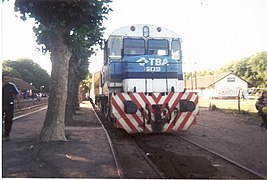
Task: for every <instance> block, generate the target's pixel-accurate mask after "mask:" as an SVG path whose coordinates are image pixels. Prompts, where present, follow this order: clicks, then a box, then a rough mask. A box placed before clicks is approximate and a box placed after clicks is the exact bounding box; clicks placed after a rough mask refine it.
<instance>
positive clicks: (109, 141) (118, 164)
mask: <svg viewBox="0 0 267 180" xmlns="http://www.w3.org/2000/svg"><path fill="white" fill-rule="evenodd" d="M92 109H93V111H94V113H95V116H96V118H97V120H98V121H99V123H100V124H101V126H102V128H103V129H104V131H105V134H106V137H107V139H108V144H109V147H110V150H111V153H112V156H113V158H114V162H115V165H116V169H117V173H118V176H119V178H124V174H123V171H122V167H121V165H120V163H119V161H118V159H117V156H116V155H115V149H114V146H113V144H112V141H111V139H110V136H109V134H108V131H107V130H106V128H105V126H104V124H103V123H102V122H101V120H100V118H99V117H98V115H97V113H96V111H95V108H92Z"/></svg>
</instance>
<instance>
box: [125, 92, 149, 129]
mask: <svg viewBox="0 0 267 180" xmlns="http://www.w3.org/2000/svg"><path fill="white" fill-rule="evenodd" d="M129 96H130V98H131V99H132V101H133V102H134V103H135V104H136V105H137V108H138V109H141V108H143V113H144V114H143V115H144V116H145V119H146V121H147V120H148V119H149V117H148V114H147V113H146V110H145V108H144V107H142V105H141V104H140V103H139V101H138V100H137V99H136V97H135V96H134V94H133V93H130V94H129ZM140 113H141V112H140ZM143 115H142V116H143ZM136 118H139V117H136ZM140 120H141V121H142V124H143V120H142V119H140ZM145 131H148V132H150V131H152V129H151V128H148V127H147V126H145Z"/></svg>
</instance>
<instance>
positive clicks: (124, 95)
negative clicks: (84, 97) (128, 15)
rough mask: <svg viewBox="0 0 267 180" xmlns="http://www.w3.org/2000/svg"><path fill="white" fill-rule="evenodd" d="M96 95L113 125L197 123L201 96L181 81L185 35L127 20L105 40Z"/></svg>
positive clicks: (161, 127)
mask: <svg viewBox="0 0 267 180" xmlns="http://www.w3.org/2000/svg"><path fill="white" fill-rule="evenodd" d="M100 74H101V75H100V85H101V87H102V93H100V94H98V95H96V100H97V104H100V105H101V108H102V109H103V111H105V113H106V115H107V116H108V117H110V118H111V119H112V120H113V122H114V125H115V126H116V127H118V128H122V129H125V130H126V131H127V132H128V133H140V132H144V133H150V132H170V131H178V130H187V129H188V128H189V127H190V126H191V125H192V124H195V123H196V119H195V117H196V114H197V112H198V106H197V103H198V97H197V95H196V93H193V92H185V91H184V87H183V83H184V81H183V71H182V50H181V39H180V37H179V36H178V34H176V33H175V32H173V31H171V30H168V29H166V28H163V27H158V26H154V25H147V24H136V25H132V26H125V27H122V28H119V29H117V30H115V31H114V32H112V33H111V34H110V36H109V38H108V40H107V41H106V43H105V48H104V65H103V67H102V70H101V73H100Z"/></svg>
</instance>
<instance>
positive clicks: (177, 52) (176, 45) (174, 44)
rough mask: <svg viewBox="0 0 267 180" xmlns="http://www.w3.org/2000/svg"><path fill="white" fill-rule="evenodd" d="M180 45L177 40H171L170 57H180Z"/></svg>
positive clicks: (178, 58)
mask: <svg viewBox="0 0 267 180" xmlns="http://www.w3.org/2000/svg"><path fill="white" fill-rule="evenodd" d="M180 51H181V45H180V41H179V40H173V41H172V51H171V52H172V58H173V59H177V60H180V59H181V53H180Z"/></svg>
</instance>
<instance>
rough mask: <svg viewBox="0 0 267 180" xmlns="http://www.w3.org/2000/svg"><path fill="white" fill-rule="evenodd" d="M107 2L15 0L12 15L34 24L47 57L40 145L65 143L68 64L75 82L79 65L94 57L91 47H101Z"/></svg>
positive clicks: (38, 40)
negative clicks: (45, 104)
mask: <svg viewBox="0 0 267 180" xmlns="http://www.w3.org/2000/svg"><path fill="white" fill-rule="evenodd" d="M109 2H111V1H110V0H53V1H47V0H38V1H36V0H16V3H15V7H16V11H20V13H21V15H22V16H21V18H22V19H23V20H25V19H27V18H28V17H29V18H35V20H36V26H35V27H34V32H35V34H36V37H37V42H38V44H39V45H40V49H41V50H42V52H43V53H46V52H48V51H49V52H50V53H51V62H52V71H51V91H50V97H49V102H48V110H47V114H46V118H45V122H44V126H43V128H42V131H41V134H40V140H41V141H58V140H66V138H65V132H64V130H65V124H64V121H65V108H66V102H67V95H68V93H67V92H68V84H69V83H70V82H69V81H68V77H70V76H69V70H70V69H69V63H70V60H71V61H72V62H71V63H72V65H73V67H75V69H73V72H74V77H75V79H76V76H75V75H79V74H78V73H76V72H77V71H76V69H78V68H76V67H78V66H79V63H80V62H82V63H81V64H84V63H85V61H86V60H87V61H88V58H89V57H90V55H91V54H92V53H94V49H93V48H92V46H93V45H96V44H102V36H103V30H104V27H103V26H102V23H103V19H104V18H105V15H106V14H108V12H109V11H110V10H111V9H110V8H109V5H108V3H109ZM75 73H76V74H75ZM81 76H82V75H81ZM75 82H77V81H75ZM75 82H74V83H73V84H74V85H75V84H76V83H75ZM71 93H73V92H71Z"/></svg>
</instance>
